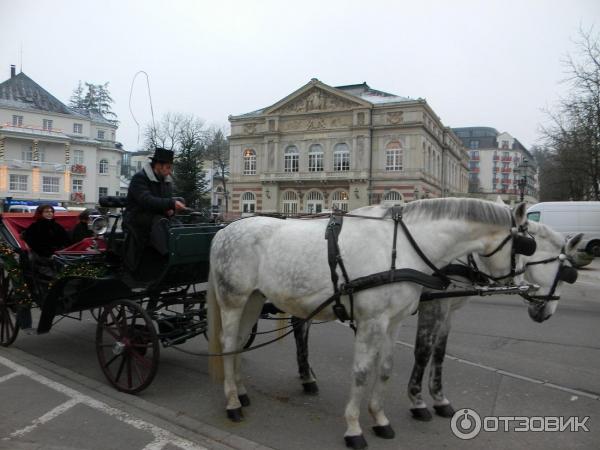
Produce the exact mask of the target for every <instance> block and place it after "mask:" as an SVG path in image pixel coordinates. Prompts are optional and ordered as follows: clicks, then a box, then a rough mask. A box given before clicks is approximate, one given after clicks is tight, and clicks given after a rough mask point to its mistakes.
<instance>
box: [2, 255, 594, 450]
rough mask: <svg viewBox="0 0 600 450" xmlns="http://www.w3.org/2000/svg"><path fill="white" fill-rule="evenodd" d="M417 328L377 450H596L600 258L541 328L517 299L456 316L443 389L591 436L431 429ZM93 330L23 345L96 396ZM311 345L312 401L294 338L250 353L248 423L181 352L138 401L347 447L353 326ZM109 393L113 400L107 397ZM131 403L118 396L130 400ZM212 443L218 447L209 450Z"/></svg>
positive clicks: (62, 331) (289, 441) (285, 444)
mask: <svg viewBox="0 0 600 450" xmlns="http://www.w3.org/2000/svg"><path fill="white" fill-rule="evenodd" d="M276 326H277V323H276V322H274V323H272V322H267V321H265V322H263V323H262V324H261V327H262V328H263V329H266V328H269V327H276ZM415 330H416V317H411V318H410V319H408V320H407V321H406V322H405V324H404V326H403V328H402V331H401V333H400V337H399V341H398V343H397V346H396V352H395V371H394V376H393V378H392V380H391V383H390V392H389V396H388V401H387V404H386V412H387V414H388V417H389V418H390V420H391V421H392V425H393V427H394V429H395V431H396V438H395V439H394V440H389V441H388V440H381V439H378V438H376V437H375V436H374V435H373V434H372V433H371V431H370V425H371V422H370V417H369V415H368V413H367V410H366V405H363V411H362V416H361V418H362V424H363V429H364V431H365V436H366V438H367V440H368V441H369V446H370V448H372V449H382V450H384V449H397V448H417V447H423V446H427V447H428V448H433V449H435V448H448V447H456V446H459V445H460V446H464V447H467V448H482V447H486V448H498V449H500V448H502V449H506V448H523V447H524V446H527V447H530V448H534V449H535V448H540V449H542V448H544V449H546V448H598V443H599V442H600V339H599V334H600V332H599V330H600V261H598V260H596V261H595V262H594V264H593V266H592V267H591V268H588V269H586V270H583V271H581V273H580V279H579V281H578V282H577V284H575V285H573V286H566V287H564V288H563V296H562V299H561V301H560V305H559V308H558V310H557V312H556V314H555V315H554V316H553V317H552V318H551V319H550V320H548V321H546V322H544V323H542V324H538V323H535V322H533V321H532V320H530V319H529V317H528V315H527V310H526V306H525V305H524V304H523V302H522V300H521V299H520V298H518V297H513V296H498V297H493V298H482V299H478V300H476V301H473V302H472V303H471V304H469V305H467V306H466V307H464V308H463V309H462V310H460V311H459V312H458V313H457V314H456V316H455V318H454V321H453V331H452V333H451V335H450V340H449V345H448V355H449V356H448V358H447V361H446V364H445V384H444V385H445V392H446V395H447V397H448V398H449V399H450V400H451V402H452V403H453V405H454V406H455V408H472V409H474V410H476V411H477V412H478V413H479V414H480V415H482V416H486V415H487V416H489V415H502V416H556V415H560V416H580V417H584V416H589V417H590V418H589V420H588V421H587V426H588V428H589V430H590V431H589V432H581V431H580V432H577V433H572V432H562V433H548V432H547V433H542V432H528V433H522V432H515V431H511V432H502V431H500V432H485V433H481V434H480V435H479V436H477V437H476V438H475V439H473V440H470V441H461V440H458V439H457V438H456V437H454V436H453V435H452V433H451V430H450V421H449V420H448V419H443V418H440V417H434V420H433V421H431V422H427V423H422V422H415V421H414V420H413V419H411V417H410V413H409V408H410V404H409V401H408V399H407V397H406V394H405V392H406V385H407V381H408V378H409V374H410V370H411V368H412V348H411V345H412V343H413V341H414V335H415ZM94 332H95V321H94V320H93V319H92V318H91V316H85V317H84V320H83V321H82V322H77V321H72V320H66V319H65V320H63V321H62V322H61V323H59V324H58V325H57V326H56V327H55V328H54V329H53V330H52V332H51V333H50V334H48V335H44V336H27V335H25V336H19V339H18V340H17V342H16V343H15V345H14V346H15V347H16V348H18V349H20V350H21V351H23V352H25V354H28V355H32V356H35V357H37V358H40V360H43V361H48V362H49V363H52V365H56V366H57V367H60V368H61V376H64V377H66V378H68V379H70V381H71V382H73V381H74V380H75V381H76V380H77V379H79V380H81V379H85V380H89V383H87V386H88V387H90V386H91V391H90V392H91V394H89V395H92V396H93V392H94V386H105V385H106V383H105V381H104V378H103V375H102V373H101V371H100V369H99V368H98V363H97V361H96V356H95V350H94ZM257 342H259V340H257ZM310 347H311V363H312V366H313V368H314V370H315V372H316V374H317V377H318V383H319V387H320V389H321V392H320V394H319V395H318V396H314V397H309V396H305V395H303V394H302V390H301V386H300V383H299V381H298V380H297V376H296V363H295V354H294V351H295V350H294V343H293V340H292V339H290V338H287V339H285V340H284V341H282V342H280V343H276V344H273V345H270V346H268V347H266V348H263V349H259V350H257V351H255V352H251V353H248V354H246V355H245V356H244V357H243V359H244V377H245V383H246V386H247V388H248V389H249V395H250V397H251V399H252V405H251V406H250V407H248V408H245V411H244V414H245V417H246V420H245V421H244V422H242V423H240V424H232V423H230V422H229V421H228V420H227V419H226V417H225V414H224V398H223V394H222V387H221V386H220V385H215V384H212V383H211V382H210V381H209V378H208V373H207V361H206V360H205V359H203V358H201V357H196V356H190V355H188V354H185V353H182V352H178V351H176V350H174V349H166V350H164V351H163V352H162V353H161V366H160V368H159V372H158V375H157V377H156V379H155V380H154V383H153V384H152V385H151V386H150V387H149V388H148V389H147V390H146V391H144V392H143V393H141V394H139V395H138V398H135V399H132V404H135V405H136V407H140V403H141V404H143V405H142V406H141V407H142V408H143V409H145V411H146V413H147V414H148V415H149V417H152V416H156V417H159V416H160V417H159V418H160V419H161V420H163V421H168V422H170V423H173V424H174V425H182V423H184V422H185V421H186V420H188V421H191V422H189V423H202V424H207V425H208V426H211V427H215V429H219V430H222V431H224V432H226V433H228V434H230V435H232V436H239V437H242V438H245V439H248V440H249V441H248V442H250V441H253V442H256V443H260V444H262V445H264V446H267V447H272V448H276V449H307V448H325V449H330V448H331V449H342V448H344V444H343V439H342V437H343V432H344V429H345V423H344V419H343V411H344V407H345V403H346V400H347V395H348V392H349V386H350V368H351V364H352V348H353V335H352V331H351V330H350V329H349V328H347V327H345V326H343V325H341V324H338V323H329V324H321V325H316V326H313V328H312V329H311V338H310ZM182 348H183V349H185V350H188V351H206V349H207V345H206V342H205V341H204V339H203V338H197V339H196V340H194V341H193V342H189V343H186V344H185V345H184V346H183V347H182ZM0 356H4V357H7V358H8V359H10V356H11V355H10V353H6V352H3V351H1V350H0ZM69 374H73V375H72V376H70V375H69ZM1 375H2V374H1V373H0V376H1ZM1 390H2V384H0V392H1ZM101 390H102V393H103V395H106V392H107V391H109V390H107V389H104V388H103V389H101ZM96 391H99V389H96ZM115 395H117V394H115ZM128 398H130V397H129V396H125V395H122V394H118V399H119V401H120V402H122V403H123V404H124V405H127V404H128ZM136 402H137V403H136ZM430 404H431V402H430ZM124 408H126V406H124ZM153 409H154V410H153ZM160 411H163V413H161V412H160ZM165 411H166V412H168V414H166V413H164V412H165ZM194 421H195V422H194ZM186 423H188V422H186ZM189 427H190V425H188V428H189ZM240 442H242V443H240V444H239V445H238V446H237V447H238V448H245V445H246V444H244V443H243V442H244V441H240ZM204 445H206V446H208V447H209V448H210V444H206V443H204ZM172 447H174V448H177V446H176V445H174V444H173V445H172V446H169V447H164V448H172ZM40 448H41V447H40ZM117 448H119V447H117ZM122 448H133V447H125V446H124V447H122ZM140 448H144V447H143V446H142V447H140Z"/></svg>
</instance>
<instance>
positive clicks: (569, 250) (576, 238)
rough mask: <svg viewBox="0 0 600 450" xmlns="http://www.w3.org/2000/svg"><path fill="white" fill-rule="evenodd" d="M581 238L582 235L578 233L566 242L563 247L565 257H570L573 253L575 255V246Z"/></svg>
mask: <svg viewBox="0 0 600 450" xmlns="http://www.w3.org/2000/svg"><path fill="white" fill-rule="evenodd" d="M582 238H583V233H579V234H576V235H575V236H573V237H572V238H570V239H569V240H568V241H567V245H566V246H565V252H566V253H567V255H572V254H573V253H575V250H577V246H578V245H579V243H580V242H581V239H582Z"/></svg>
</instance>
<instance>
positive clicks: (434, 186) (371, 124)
mask: <svg viewBox="0 0 600 450" xmlns="http://www.w3.org/2000/svg"><path fill="white" fill-rule="evenodd" d="M229 121H230V123H231V136H230V137H229V142H230V179H229V188H228V190H229V192H228V193H226V194H227V195H229V197H230V198H231V203H230V211H232V212H237V213H242V214H244V213H252V212H283V213H287V214H295V213H316V212H320V211H322V210H325V209H333V208H338V209H342V210H351V209H355V208H358V207H361V206H365V205H368V204H375V203H380V202H393V203H402V202H405V201H410V200H412V199H414V198H415V197H417V198H419V197H441V196H448V195H453V194H463V193H466V192H467V188H468V178H467V173H468V172H467V169H468V155H467V153H466V151H465V149H464V147H463V146H462V143H461V141H460V140H459V139H458V138H457V137H456V135H455V134H454V133H453V132H452V131H451V130H450V129H449V128H447V127H444V126H443V124H442V123H441V121H440V119H439V118H438V117H437V115H436V114H435V113H434V112H433V110H432V109H431V107H430V106H429V105H428V104H427V102H426V101H425V100H422V99H418V100H412V99H408V98H404V97H399V96H396V95H393V94H389V93H386V92H382V91H377V90H374V89H371V88H370V87H369V86H368V85H367V84H366V83H363V84H358V85H349V86H339V87H332V86H328V85H326V84H324V83H322V82H320V81H319V80H316V79H313V80H311V81H310V82H309V83H308V84H306V85H305V86H303V87H301V88H300V89H298V90H297V91H295V92H293V93H292V94H290V95H288V96H287V97H285V98H284V99H282V100H280V101H279V102H277V103H275V104H274V105H272V106H270V107H267V108H264V109H261V110H258V111H254V112H251V113H248V114H242V115H238V116H230V117H229Z"/></svg>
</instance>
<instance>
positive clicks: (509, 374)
mask: <svg viewBox="0 0 600 450" xmlns="http://www.w3.org/2000/svg"><path fill="white" fill-rule="evenodd" d="M396 344H400V345H402V346H404V347H408V348H413V349H414V348H415V346H414V345H413V344H409V343H408V342H403V341H396ZM446 358H447V359H450V360H452V361H456V362H459V363H462V364H466V365H468V366H473V367H478V368H479V369H483V370H487V371H489V372H494V373H497V374H499V375H506V376H507V377H511V378H515V379H517V380H521V381H526V382H528V383H533V384H539V385H542V386H545V387H547V388H550V389H556V390H559V391H563V392H568V393H570V394H575V395H580V396H581V397H586V398H591V399H592V400H600V396H599V395H595V394H590V393H588V392H585V391H580V390H578V389H572V388H570V387H567V386H560V385H558V384H554V383H549V382H548V381H544V380H539V379H536V378H531V377H528V376H525V375H520V374H518V373H514V372H509V371H507V370H503V369H498V368H496V367H491V366H485V365H483V364H479V363H476V362H474V361H469V360H468V359H464V358H458V357H456V356H452V355H449V354H448V353H446Z"/></svg>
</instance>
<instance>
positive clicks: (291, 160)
mask: <svg viewBox="0 0 600 450" xmlns="http://www.w3.org/2000/svg"><path fill="white" fill-rule="evenodd" d="M298 158H299V156H298V147H296V146H295V145H290V146H289V147H287V148H286V149H285V152H284V154H283V163H284V167H283V171H284V172H298Z"/></svg>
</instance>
